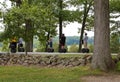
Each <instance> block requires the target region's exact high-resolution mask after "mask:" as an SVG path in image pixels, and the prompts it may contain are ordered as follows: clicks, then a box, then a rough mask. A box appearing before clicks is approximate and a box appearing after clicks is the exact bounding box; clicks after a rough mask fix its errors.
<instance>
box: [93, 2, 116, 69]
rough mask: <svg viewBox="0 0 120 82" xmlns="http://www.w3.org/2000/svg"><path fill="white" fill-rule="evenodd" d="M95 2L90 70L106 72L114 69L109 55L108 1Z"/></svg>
mask: <svg viewBox="0 0 120 82" xmlns="http://www.w3.org/2000/svg"><path fill="white" fill-rule="evenodd" d="M94 1H95V5H94V8H95V26H94V27H95V36H94V53H93V59H92V68H93V69H96V68H98V69H100V70H103V71H108V70H110V69H112V68H114V63H113V61H112V57H111V54H110V28H109V0H94Z"/></svg>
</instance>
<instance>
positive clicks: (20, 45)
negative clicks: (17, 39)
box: [18, 44, 25, 52]
mask: <svg viewBox="0 0 120 82" xmlns="http://www.w3.org/2000/svg"><path fill="white" fill-rule="evenodd" d="M24 51H25V50H24V48H23V44H18V52H24Z"/></svg>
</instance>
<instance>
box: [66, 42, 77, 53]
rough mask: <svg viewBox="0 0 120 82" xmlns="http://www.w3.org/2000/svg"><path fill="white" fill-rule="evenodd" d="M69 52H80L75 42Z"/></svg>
mask: <svg viewBox="0 0 120 82" xmlns="http://www.w3.org/2000/svg"><path fill="white" fill-rule="evenodd" d="M68 52H78V46H77V45H75V44H73V45H71V46H70V48H69V50H68Z"/></svg>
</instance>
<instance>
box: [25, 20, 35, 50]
mask: <svg viewBox="0 0 120 82" xmlns="http://www.w3.org/2000/svg"><path fill="white" fill-rule="evenodd" d="M25 34H26V35H25V36H26V43H25V46H26V47H25V48H26V49H25V50H26V52H32V51H33V35H32V22H31V20H26V31H25Z"/></svg>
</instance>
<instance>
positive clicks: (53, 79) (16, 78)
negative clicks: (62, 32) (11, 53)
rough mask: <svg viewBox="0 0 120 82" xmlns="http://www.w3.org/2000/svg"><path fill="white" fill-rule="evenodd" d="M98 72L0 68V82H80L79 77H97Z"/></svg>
mask: <svg viewBox="0 0 120 82" xmlns="http://www.w3.org/2000/svg"><path fill="white" fill-rule="evenodd" d="M99 74H101V72H100V71H97V70H90V69H89V67H87V66H81V67H72V68H63V67H61V68H58V67H56V68H55V67H54V68H53V67H51V68H49V67H34V66H31V67H25V66H0V82H82V81H81V79H80V78H81V77H82V76H86V75H99Z"/></svg>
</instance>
